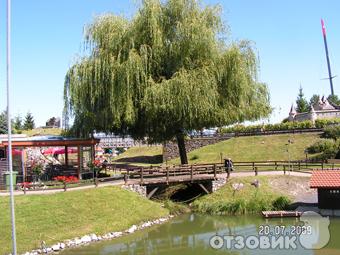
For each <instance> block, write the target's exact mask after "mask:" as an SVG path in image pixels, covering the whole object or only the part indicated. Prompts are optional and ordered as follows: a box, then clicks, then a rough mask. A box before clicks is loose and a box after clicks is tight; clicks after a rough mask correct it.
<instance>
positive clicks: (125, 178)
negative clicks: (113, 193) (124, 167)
mask: <svg viewBox="0 0 340 255" xmlns="http://www.w3.org/2000/svg"><path fill="white" fill-rule="evenodd" d="M124 182H125V185H127V182H128V178H127V174H124Z"/></svg>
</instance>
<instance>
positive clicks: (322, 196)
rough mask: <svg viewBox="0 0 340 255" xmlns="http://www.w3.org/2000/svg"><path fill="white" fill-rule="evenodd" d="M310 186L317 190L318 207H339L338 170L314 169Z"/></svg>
mask: <svg viewBox="0 0 340 255" xmlns="http://www.w3.org/2000/svg"><path fill="white" fill-rule="evenodd" d="M310 188H312V189H317V190H318V207H319V208H320V209H340V170H315V171H313V173H312V177H311V180H310Z"/></svg>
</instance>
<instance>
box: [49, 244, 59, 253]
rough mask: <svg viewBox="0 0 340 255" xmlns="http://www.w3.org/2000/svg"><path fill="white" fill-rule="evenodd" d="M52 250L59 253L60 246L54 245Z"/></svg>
mask: <svg viewBox="0 0 340 255" xmlns="http://www.w3.org/2000/svg"><path fill="white" fill-rule="evenodd" d="M51 248H52V250H53V251H59V250H60V246H59V244H55V245H52V247H51Z"/></svg>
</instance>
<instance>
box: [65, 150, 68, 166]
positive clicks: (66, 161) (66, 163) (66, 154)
mask: <svg viewBox="0 0 340 255" xmlns="http://www.w3.org/2000/svg"><path fill="white" fill-rule="evenodd" d="M65 166H68V146H65Z"/></svg>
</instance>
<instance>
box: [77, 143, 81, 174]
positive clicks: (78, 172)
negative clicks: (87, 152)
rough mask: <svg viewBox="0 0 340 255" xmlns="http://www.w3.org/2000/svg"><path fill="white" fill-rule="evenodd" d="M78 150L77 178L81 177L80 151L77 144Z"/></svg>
mask: <svg viewBox="0 0 340 255" xmlns="http://www.w3.org/2000/svg"><path fill="white" fill-rule="evenodd" d="M77 149H78V152H77V165H78V166H77V175H78V179H79V180H80V179H81V175H80V169H81V153H80V145H79V146H78V148H77Z"/></svg>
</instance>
